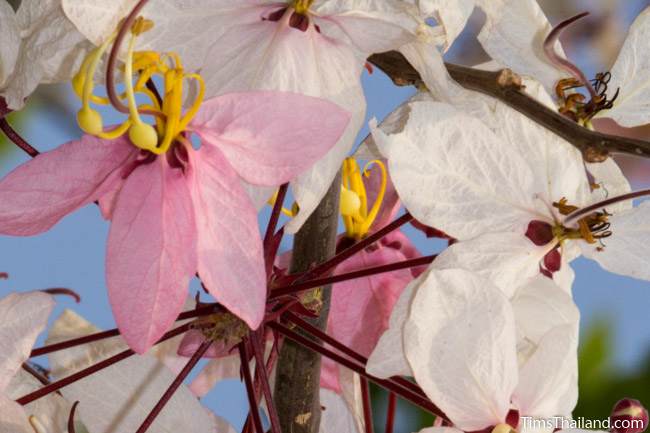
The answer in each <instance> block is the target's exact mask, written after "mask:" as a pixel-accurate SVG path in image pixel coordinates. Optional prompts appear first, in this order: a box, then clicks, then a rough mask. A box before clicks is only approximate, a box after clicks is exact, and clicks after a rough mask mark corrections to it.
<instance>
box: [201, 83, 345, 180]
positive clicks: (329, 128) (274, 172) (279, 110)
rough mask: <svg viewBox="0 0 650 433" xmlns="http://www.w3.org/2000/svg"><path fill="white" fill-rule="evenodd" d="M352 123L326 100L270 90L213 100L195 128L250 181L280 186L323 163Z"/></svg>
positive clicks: (206, 107) (205, 108)
mask: <svg viewBox="0 0 650 433" xmlns="http://www.w3.org/2000/svg"><path fill="white" fill-rule="evenodd" d="M349 121H350V115H349V114H348V113H346V112H345V111H344V110H343V109H341V108H339V107H338V106H337V105H335V104H333V103H332V102H329V101H327V100H324V99H318V98H313V97H309V96H303V95H300V94H297V93H289V92H271V91H266V92H247V93H230V94H227V95H224V96H219V97H217V98H214V99H211V100H209V101H207V102H206V103H204V104H203V105H202V106H201V110H200V111H199V113H198V114H197V116H196V117H195V119H194V121H193V122H192V127H193V128H194V131H195V132H196V133H197V134H198V135H199V136H200V137H201V139H202V141H203V143H204V144H206V145H211V146H216V147H218V148H219V149H220V150H221V151H222V152H223V153H224V155H225V156H226V158H227V159H228V161H229V162H230V164H231V165H232V167H233V168H234V169H235V171H237V173H238V174H239V175H240V176H241V177H242V178H243V179H245V180H246V181H247V182H250V183H253V184H258V185H280V184H283V183H285V182H288V181H290V180H293V179H294V178H295V177H296V176H298V175H299V174H301V173H303V172H304V171H305V170H307V169H308V168H309V167H311V165H312V164H313V163H314V162H316V161H317V160H318V159H320V158H322V157H323V156H324V155H325V154H326V153H327V152H328V151H329V150H330V148H331V147H332V146H334V144H336V142H337V141H338V140H339V138H340V137H341V134H343V131H344V130H345V129H346V127H347V125H348V123H349ZM315 138H317V139H315Z"/></svg>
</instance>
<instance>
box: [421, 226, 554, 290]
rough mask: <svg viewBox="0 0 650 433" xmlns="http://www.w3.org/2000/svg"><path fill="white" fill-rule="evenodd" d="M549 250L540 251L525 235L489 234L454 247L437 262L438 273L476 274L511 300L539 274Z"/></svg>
mask: <svg viewBox="0 0 650 433" xmlns="http://www.w3.org/2000/svg"><path fill="white" fill-rule="evenodd" d="M548 250H549V248H548V247H538V246H536V245H535V244H533V243H532V242H531V241H530V240H529V239H527V238H526V237H524V236H523V233H510V232H502V233H487V234H484V235H482V236H479V237H477V238H474V239H470V240H468V241H462V242H458V243H455V244H453V245H451V246H450V247H449V248H447V249H446V250H444V251H443V252H442V253H441V254H440V255H439V256H438V257H436V259H435V260H434V262H433V265H432V266H433V267H434V268H435V269H452V268H460V269H466V270H468V271H472V272H474V273H476V274H478V275H480V276H482V277H484V278H486V279H488V280H489V281H491V282H492V283H493V284H495V285H496V286H497V287H498V288H499V289H501V291H502V292H503V294H504V295H506V296H507V297H508V298H511V297H512V296H513V295H514V294H515V292H516V291H517V289H518V288H519V287H521V286H522V285H523V284H524V283H525V282H526V281H527V280H528V279H529V278H531V277H533V276H534V275H537V274H538V273H539V264H540V261H541V260H542V258H543V257H544V254H545V253H546V251H548Z"/></svg>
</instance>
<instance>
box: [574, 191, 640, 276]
mask: <svg viewBox="0 0 650 433" xmlns="http://www.w3.org/2000/svg"><path fill="white" fill-rule="evenodd" d="M609 222H610V223H611V227H610V230H611V231H612V236H610V237H608V238H604V239H603V244H604V245H605V247H604V248H602V249H600V250H599V247H601V245H600V244H599V243H595V244H588V243H586V242H584V241H579V245H580V248H581V249H582V253H583V254H584V255H585V256H586V257H589V258H590V259H593V260H595V261H597V262H598V263H599V264H600V266H602V267H603V268H604V269H605V270H608V271H610V272H614V273H616V274H621V275H627V276H628V277H633V278H639V279H641V280H650V266H648V262H649V261H650V201H645V202H643V203H641V204H640V205H639V206H637V207H635V208H633V209H630V210H628V211H625V212H622V213H620V214H616V215H613V216H611V217H609Z"/></svg>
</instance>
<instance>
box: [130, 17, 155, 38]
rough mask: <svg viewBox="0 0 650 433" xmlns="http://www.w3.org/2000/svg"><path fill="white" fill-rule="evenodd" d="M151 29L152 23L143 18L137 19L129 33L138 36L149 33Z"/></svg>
mask: <svg viewBox="0 0 650 433" xmlns="http://www.w3.org/2000/svg"><path fill="white" fill-rule="evenodd" d="M152 28H153V21H151V20H148V19H145V18H143V17H137V18H136V19H135V21H134V22H133V25H132V26H131V33H132V34H133V35H135V36H140V35H141V34H142V33H144V32H146V31H149V30H151V29H152Z"/></svg>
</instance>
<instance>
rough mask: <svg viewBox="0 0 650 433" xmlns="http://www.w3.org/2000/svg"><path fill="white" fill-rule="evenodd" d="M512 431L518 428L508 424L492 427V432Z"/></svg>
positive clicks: (505, 432)
mask: <svg viewBox="0 0 650 433" xmlns="http://www.w3.org/2000/svg"><path fill="white" fill-rule="evenodd" d="M511 432H516V430H515V429H513V428H512V427H510V426H509V425H508V424H497V425H496V426H494V428H493V429H492V433H511Z"/></svg>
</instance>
